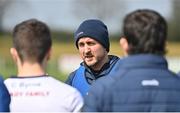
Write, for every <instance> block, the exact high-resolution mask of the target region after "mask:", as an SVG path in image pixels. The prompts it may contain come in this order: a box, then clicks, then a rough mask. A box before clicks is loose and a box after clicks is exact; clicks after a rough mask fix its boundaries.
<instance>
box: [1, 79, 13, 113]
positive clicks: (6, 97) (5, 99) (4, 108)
mask: <svg viewBox="0 0 180 113" xmlns="http://www.w3.org/2000/svg"><path fill="white" fill-rule="evenodd" d="M10 101H11V98H10V94H9V92H8V90H7V88H6V86H5V84H4V82H3V79H2V77H0V112H9V111H10V109H9V105H10Z"/></svg>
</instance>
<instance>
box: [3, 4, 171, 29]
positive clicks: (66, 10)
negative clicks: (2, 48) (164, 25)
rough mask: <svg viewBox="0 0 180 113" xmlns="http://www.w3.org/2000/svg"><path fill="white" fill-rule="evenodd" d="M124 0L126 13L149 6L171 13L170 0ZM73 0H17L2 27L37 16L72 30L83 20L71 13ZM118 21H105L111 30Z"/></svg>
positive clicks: (165, 13)
mask: <svg viewBox="0 0 180 113" xmlns="http://www.w3.org/2000/svg"><path fill="white" fill-rule="evenodd" d="M24 1H26V2H24ZM120 1H123V0H120ZM126 1H128V4H127V12H126V13H128V12H130V11H133V10H135V9H139V8H149V9H154V10H157V11H158V12H159V13H161V14H162V15H163V16H164V17H165V18H169V17H170V14H171V2H170V1H171V0H126ZM74 2H76V0H18V1H17V2H14V3H13V4H12V5H11V7H9V8H8V10H7V13H6V15H5V17H4V21H3V23H4V24H3V25H4V28H5V29H7V30H12V28H13V27H14V26H15V25H16V24H17V23H19V22H21V21H23V20H26V19H29V18H37V19H40V20H42V21H44V22H46V23H47V24H48V25H49V26H50V28H51V29H57V30H71V31H74V30H75V29H76V28H77V27H78V26H79V24H80V23H81V22H82V21H83V20H82V19H80V18H77V17H75V15H73V14H72V6H73V5H72V4H73V3H74ZM112 7H113V6H112ZM118 21H119V20H115V21H107V22H105V23H106V25H107V26H108V27H109V30H110V31H111V32H116V31H119V29H120V27H121V26H120V25H118V24H117V22H118Z"/></svg>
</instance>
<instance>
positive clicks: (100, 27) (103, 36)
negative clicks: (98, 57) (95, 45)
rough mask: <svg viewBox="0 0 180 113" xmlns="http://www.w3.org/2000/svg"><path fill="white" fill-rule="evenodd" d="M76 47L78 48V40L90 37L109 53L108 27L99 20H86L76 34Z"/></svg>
mask: <svg viewBox="0 0 180 113" xmlns="http://www.w3.org/2000/svg"><path fill="white" fill-rule="evenodd" d="M74 35H75V36H74V38H75V43H76V47H77V48H78V40H79V39H80V38H82V37H90V38H92V39H94V40H96V41H98V42H99V43H100V44H101V45H102V46H103V47H104V48H106V50H107V52H109V46H110V43H109V35H108V29H107V27H106V25H105V24H104V23H103V22H102V21H100V20H97V19H89V20H85V21H84V22H83V23H81V24H80V26H79V28H78V29H77V31H76V32H75V34H74Z"/></svg>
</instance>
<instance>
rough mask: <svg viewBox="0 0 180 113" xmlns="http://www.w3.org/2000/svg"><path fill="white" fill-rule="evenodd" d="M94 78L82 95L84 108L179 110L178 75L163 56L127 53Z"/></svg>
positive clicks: (179, 82)
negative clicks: (93, 81)
mask: <svg viewBox="0 0 180 113" xmlns="http://www.w3.org/2000/svg"><path fill="white" fill-rule="evenodd" d="M111 74H112V75H109V76H107V77H103V78H101V79H99V80H97V81H96V82H95V83H94V84H93V85H92V87H91V89H90V90H89V93H88V96H86V97H85V104H84V107H83V111H85V112H175V111H178V112H180V77H178V76H177V75H176V74H175V73H173V72H171V71H170V70H168V65H167V61H166V60H165V58H164V57H163V56H157V55H152V54H140V55H131V56H128V57H126V58H122V59H121V60H119V61H118V63H117V65H116V67H115V69H114V71H113V72H112V73H111Z"/></svg>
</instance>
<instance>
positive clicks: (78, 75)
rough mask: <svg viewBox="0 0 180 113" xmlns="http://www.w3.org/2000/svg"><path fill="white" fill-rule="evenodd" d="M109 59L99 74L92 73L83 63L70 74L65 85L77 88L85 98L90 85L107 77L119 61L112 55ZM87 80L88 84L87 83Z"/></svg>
mask: <svg viewBox="0 0 180 113" xmlns="http://www.w3.org/2000/svg"><path fill="white" fill-rule="evenodd" d="M109 59H110V60H109V62H108V63H107V64H106V65H105V66H104V68H102V69H101V70H100V72H99V73H95V72H93V71H92V70H91V69H90V68H89V67H87V66H85V65H84V63H81V66H80V67H79V68H78V69H77V70H76V71H74V72H73V73H71V74H70V76H69V78H68V80H67V81H66V83H67V84H69V85H71V86H73V87H75V88H77V89H78V90H79V92H80V93H81V94H82V96H85V95H86V94H87V93H88V90H89V88H90V86H91V84H92V83H93V82H94V81H95V80H97V79H98V78H100V77H102V76H106V75H109V73H110V72H111V70H113V68H114V65H115V64H116V62H117V61H118V60H119V58H118V57H117V56H112V55H109ZM88 80H89V81H90V82H88Z"/></svg>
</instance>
